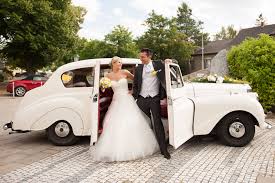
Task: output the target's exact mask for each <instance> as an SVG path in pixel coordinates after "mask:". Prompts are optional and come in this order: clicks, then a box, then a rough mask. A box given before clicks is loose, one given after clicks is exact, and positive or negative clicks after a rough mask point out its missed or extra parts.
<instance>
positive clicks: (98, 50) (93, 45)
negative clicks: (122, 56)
mask: <svg viewBox="0 0 275 183" xmlns="http://www.w3.org/2000/svg"><path fill="white" fill-rule="evenodd" d="M78 54H79V56H80V60H84V59H92V58H110V57H113V56H114V55H115V48H114V47H113V46H112V45H109V44H107V43H106V42H105V41H100V40H86V39H83V40H82V47H81V48H80V50H79V51H78Z"/></svg>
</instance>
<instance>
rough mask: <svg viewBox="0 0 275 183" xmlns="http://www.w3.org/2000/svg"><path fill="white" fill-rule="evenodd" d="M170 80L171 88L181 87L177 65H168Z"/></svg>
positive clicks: (180, 77)
mask: <svg viewBox="0 0 275 183" xmlns="http://www.w3.org/2000/svg"><path fill="white" fill-rule="evenodd" d="M169 70H170V78H171V86H172V88H181V87H183V79H182V76H181V71H180V68H179V67H178V66H177V65H170V69H169Z"/></svg>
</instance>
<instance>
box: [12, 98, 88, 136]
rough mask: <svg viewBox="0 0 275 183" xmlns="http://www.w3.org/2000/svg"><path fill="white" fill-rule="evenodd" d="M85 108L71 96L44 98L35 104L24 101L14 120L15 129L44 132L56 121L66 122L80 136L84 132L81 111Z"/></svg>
mask: <svg viewBox="0 0 275 183" xmlns="http://www.w3.org/2000/svg"><path fill="white" fill-rule="evenodd" d="M26 99H27V98H26ZM23 100H24V99H23ZM84 107H85V106H84V105H83V104H82V103H81V102H80V101H79V100H77V99H75V98H73V97H70V96H68V97H64V96H63V97H61V96H60V97H58V96H52V97H43V98H41V99H38V100H36V101H35V102H34V103H28V102H26V103H24V101H22V103H21V105H19V108H18V110H17V111H16V113H15V116H14V118H13V120H12V121H13V129H14V130H43V129H46V128H48V127H49V126H50V125H51V124H53V123H54V122H56V121H60V120H66V121H67V122H68V123H70V124H71V126H72V128H73V131H74V133H75V135H79V134H82V131H83V117H82V116H81V111H82V110H83V108H84ZM44 123H45V124H44Z"/></svg>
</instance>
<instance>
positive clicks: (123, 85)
mask: <svg viewBox="0 0 275 183" xmlns="http://www.w3.org/2000/svg"><path fill="white" fill-rule="evenodd" d="M111 82H112V89H113V91H114V95H118V94H128V81H127V79H126V78H121V79H119V80H117V81H115V80H112V81H111Z"/></svg>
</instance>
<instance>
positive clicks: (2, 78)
mask: <svg viewBox="0 0 275 183" xmlns="http://www.w3.org/2000/svg"><path fill="white" fill-rule="evenodd" d="M3 81H4V76H3V74H1V73H0V82H3Z"/></svg>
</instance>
